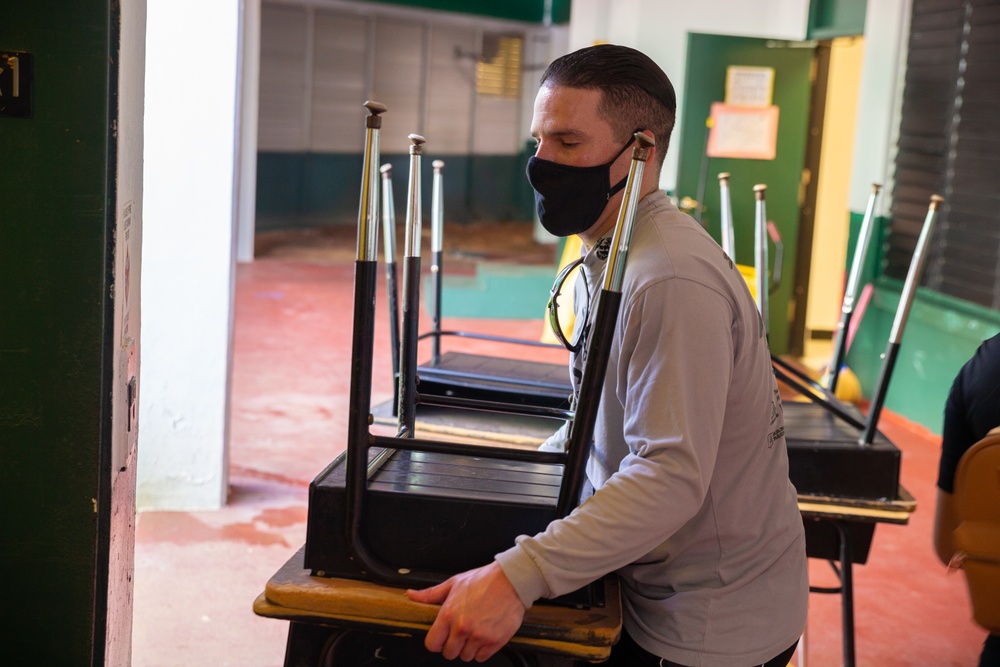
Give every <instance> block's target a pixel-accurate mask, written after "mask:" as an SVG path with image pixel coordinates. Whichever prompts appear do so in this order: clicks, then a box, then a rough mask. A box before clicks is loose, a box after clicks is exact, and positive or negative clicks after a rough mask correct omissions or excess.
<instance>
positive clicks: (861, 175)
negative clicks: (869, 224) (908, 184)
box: [850, 0, 912, 215]
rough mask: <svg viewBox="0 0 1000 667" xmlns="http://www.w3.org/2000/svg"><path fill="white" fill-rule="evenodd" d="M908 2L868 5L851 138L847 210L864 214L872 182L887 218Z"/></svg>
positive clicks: (879, 1) (898, 0)
mask: <svg viewBox="0 0 1000 667" xmlns="http://www.w3.org/2000/svg"><path fill="white" fill-rule="evenodd" d="M911 5H912V0H877V1H871V0H870V1H869V2H868V9H867V12H866V14H865V58H864V62H863V63H862V65H861V84H860V86H861V88H860V92H859V95H858V121H857V129H856V130H855V134H854V167H853V169H852V170H851V176H852V177H851V199H850V208H851V211H853V212H855V213H862V212H864V210H865V208H866V207H867V205H868V196H869V194H870V193H871V189H872V183H881V184H882V185H883V186H884V188H883V190H882V194H881V195H880V196H879V206H878V211H877V212H876V213H877V214H879V215H887V214H888V211H889V204H890V202H891V199H890V197H891V193H892V182H891V181H892V172H893V161H894V160H895V157H896V140H897V139H898V137H899V121H900V117H901V109H902V100H903V81H904V76H905V72H906V53H907V40H908V39H909V34H910V7H911Z"/></svg>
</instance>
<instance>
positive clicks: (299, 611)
mask: <svg viewBox="0 0 1000 667" xmlns="http://www.w3.org/2000/svg"><path fill="white" fill-rule="evenodd" d="M303 555H304V548H303V549H299V550H298V552H296V554H295V555H294V556H292V558H291V559H289V560H288V562H287V563H285V565H284V566H282V568H281V569H280V570H278V571H277V572H276V573H275V574H274V576H272V577H271V579H270V580H269V581H268V582H267V585H266V587H265V589H264V592H263V593H261V594H260V595H259V596H258V597H257V599H256V600H255V601H254V605H253V610H254V612H255V613H256V614H257V615H259V616H266V617H268V618H277V619H283V620H289V621H299V622H306V623H317V624H320V625H329V626H334V627H347V628H356V629H364V630H372V631H376V632H378V631H381V632H392V633H399V632H404V633H407V634H412V635H414V636H418V635H423V634H424V633H426V632H427V630H429V629H430V626H431V623H433V621H434V618H435V617H436V616H437V611H438V606H437V605H430V604H423V603H420V602H413V601H412V600H410V599H409V598H408V597H406V592H405V591H404V590H403V589H401V588H393V587H390V586H382V585H379V584H375V583H372V582H368V581H355V580H352V579H334V578H327V577H314V576H311V575H310V574H309V570H306V569H305V568H304V567H303ZM604 588H605V590H604V593H605V600H606V606H605V607H603V608H597V607H593V608H590V609H573V608H569V607H563V606H556V605H546V604H536V605H534V606H533V607H532V608H531V609H529V610H528V611H527V613H526V614H525V617H524V624H523V625H522V626H521V629H520V630H519V631H518V633H517V635H515V636H514V638H513V639H512V640H511V642H510V644H511V646H514V647H521V648H527V649H530V650H532V651H536V652H543V653H554V654H557V655H564V656H570V657H573V658H577V659H580V660H587V661H591V662H599V661H601V660H604V659H606V658H607V657H608V655H610V653H611V646H612V645H613V644H614V643H615V642H616V641H618V636H619V634H620V632H621V624H622V610H621V596H620V590H619V585H618V578H617V577H614V576H611V577H606V578H605V579H604Z"/></svg>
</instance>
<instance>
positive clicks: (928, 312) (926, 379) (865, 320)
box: [847, 278, 1000, 433]
mask: <svg viewBox="0 0 1000 667" xmlns="http://www.w3.org/2000/svg"><path fill="white" fill-rule="evenodd" d="M901 291H902V284H901V282H900V281H897V280H892V279H889V278H879V279H878V280H877V281H876V282H875V287H874V290H873V293H872V298H871V301H870V303H869V304H868V307H867V308H866V310H865V311H864V314H863V316H862V320H861V323H860V325H859V327H858V331H857V334H856V335H855V337H854V340H853V342H852V344H851V348H850V351H849V353H848V356H847V365H848V366H849V367H850V368H851V370H852V371H854V373H855V374H856V375H857V377H858V380H859V381H860V382H861V386H862V390H863V393H864V395H865V396H869V397H870V396H871V394H872V391H873V389H874V387H875V383H876V381H877V379H878V372H879V367H880V364H881V359H880V355H881V354H882V353H883V352H885V347H886V342H887V341H888V339H889V331H890V329H891V328H892V323H893V320H894V318H895V314H896V307H897V306H898V304H899V298H900V293H901ZM998 331H1000V313H997V312H996V311H992V310H988V309H986V308H982V307H980V306H976V305H973V304H970V303H967V302H964V301H959V300H957V299H951V298H948V297H944V296H941V295H940V294H938V293H936V292H931V291H929V290H925V289H923V288H920V289H918V290H917V295H916V298H915V299H914V302H913V307H912V308H911V310H910V316H909V319H908V320H907V326H906V329H905V331H904V333H903V342H902V344H901V345H900V349H899V357H898V359H897V361H896V367H895V370H894V372H893V376H892V381H891V383H890V385H889V392H888V394H887V395H886V402H885V407H886V408H888V409H889V410H892V411H893V412H895V413H897V414H900V415H902V416H904V417H906V418H907V419H910V420H912V421H914V422H917V423H919V424H922V425H924V426H926V427H927V428H928V429H930V430H931V431H933V432H934V433H941V424H942V421H943V416H944V412H943V411H944V402H945V399H946V398H947V396H948V390H949V389H950V388H951V383H952V380H954V378H955V375H956V374H957V373H958V370H959V369H960V368H961V367H962V364H964V363H965V362H966V361H967V360H968V359H969V358H970V357H971V356H972V354H973V353H974V352H975V351H976V348H977V347H979V344H980V343H981V342H982V341H984V340H986V339H987V338H989V337H990V336H993V335H994V334H996V333H997V332H998Z"/></svg>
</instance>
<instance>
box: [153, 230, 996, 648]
mask: <svg viewBox="0 0 1000 667" xmlns="http://www.w3.org/2000/svg"><path fill="white" fill-rule="evenodd" d="M351 252H353V242H351V244H350V251H349V252H344V253H340V255H341V256H339V257H334V258H332V259H331V257H330V256H329V255H320V256H317V257H312V256H310V257H303V256H302V255H301V254H300V255H298V256H295V255H292V256H281V254H280V253H273V252H272V253H270V254H269V256H267V257H264V258H262V259H258V260H257V261H255V262H254V263H253V264H247V265H241V266H239V268H238V272H237V286H236V325H235V326H236V329H235V347H234V356H233V384H232V406H231V432H230V433H231V435H230V438H231V440H230V452H229V457H230V458H229V461H230V487H231V492H230V498H229V504H228V505H227V507H226V508H224V509H222V510H219V511H214V512H147V513H143V514H142V515H140V517H139V518H138V522H137V531H136V553H135V562H136V571H135V613H134V630H133V664H134V665H136V667H160V666H163V667H173V666H177V665H207V666H211V667H222V666H224V665H238V666H241V667H257V666H260V667H272V666H278V665H281V663H282V657H283V655H284V641H285V632H286V629H287V625H286V624H285V623H284V622H282V621H275V620H270V619H263V618H259V617H257V616H255V615H254V614H253V612H252V610H251V605H252V603H253V600H254V598H255V597H256V596H257V595H258V594H259V593H260V592H261V591H262V590H263V587H264V584H265V583H266V581H267V580H268V578H269V577H270V576H271V575H272V574H273V573H274V572H275V571H276V570H277V569H278V567H280V566H281V565H282V564H283V563H284V562H285V561H286V560H287V559H288V558H289V557H290V556H291V555H292V554H293V553H294V552H295V550H296V549H298V548H299V546H300V545H301V544H302V543H303V542H304V540H305V519H306V504H307V488H308V484H309V481H310V480H311V479H312V478H313V477H314V476H315V475H316V474H317V473H318V472H319V471H320V470H322V469H323V468H324V467H325V466H326V465H327V464H328V463H329V462H330V461H331V460H332V459H333V458H334V457H335V456H336V455H337V454H338V453H339V452H341V451H342V450H343V448H344V439H345V433H346V425H347V417H346V416H347V392H348V385H349V376H350V356H351V343H350V340H351V312H352V297H353V294H352V285H353V262H352V261H351ZM381 294H382V292H380V298H381ZM380 303H382V302H381V301H380ZM382 310H383V309H382V308H380V317H381V318H382V319H380V321H379V323H378V325H377V327H378V328H377V331H376V337H377V340H376V358H375V359H374V361H373V374H374V380H373V403H375V404H377V403H380V402H382V401H384V400H387V399H389V397H390V396H391V394H392V392H391V386H390V384H391V383H390V373H389V365H390V358H389V353H388V334H387V325H386V324H385V318H384V317H382V312H381V311H382ZM423 321H424V322H426V321H427V320H426V319H425V320H423ZM541 326H542V324H541V321H540V320H533V321H523V320H511V321H507V320H505V321H496V320H490V321H485V320H480V321H464V320H454V321H447V322H445V328H452V329H458V330H464V331H488V332H493V333H496V332H502V333H504V334H506V335H510V336H515V337H522V338H537V337H538V336H539V335H540V332H541ZM422 330H423V327H422ZM446 345H447V346H448V347H447V349H456V350H469V351H475V352H479V353H483V354H495V355H501V356H502V355H511V354H517V355H518V356H522V357H528V358H534V359H542V360H548V361H554V362H557V363H561V362H562V361H563V360H565V356H564V354H563V353H561V352H557V351H556V352H554V351H551V350H545V349H538V348H536V349H531V348H521V347H518V348H516V350H513V351H512V350H511V348H510V347H509V346H504V345H498V344H490V343H482V342H478V341H467V340H455V341H449V342H447V343H446ZM525 350H528V351H527V352H525ZM379 351H384V352H383V353H381V354H380V353H379ZM427 354H428V351H427V350H422V355H424V356H426V355H427ZM422 358H423V357H422ZM881 430H882V431H883V432H884V433H885V434H886V435H887V436H888V437H889V438H890V439H891V440H892V441H893V442H895V443H896V444H897V445H898V446H899V447H900V449H902V450H903V452H904V454H903V467H902V483H903V485H904V486H905V487H906V488H907V489H908V490H909V491H910V492H911V494H912V495H913V496H914V497H915V498H916V499H917V501H918V503H919V505H918V509H917V511H916V512H915V513H914V514H913V515H912V518H911V521H910V523H909V525H906V526H886V525H882V526H879V527H878V528H877V529H876V532H875V539H874V543H873V546H872V552H871V556H870V559H869V562H868V564H867V565H864V566H859V567H856V568H855V590H856V617H857V621H856V622H857V632H856V642H857V658H858V660H857V663H858V664H859V665H866V666H867V665H873V666H878V667H894V666H910V665H935V666H948V665H955V666H956V667H957V666H960V665H974V664H976V658H977V655H978V652H979V648H980V645H981V642H982V639H983V637H984V636H985V632H984V631H982V630H980V629H979V628H978V627H976V626H975V625H974V624H973V622H972V620H971V617H970V612H969V603H968V597H967V593H966V591H965V582H964V580H963V577H962V575H961V574H960V573H958V574H949V573H947V572H946V571H945V568H944V567H943V566H942V565H940V564H939V563H938V561H937V559H936V557H935V556H934V553H933V549H932V547H931V529H932V524H933V507H934V496H935V486H934V482H935V478H936V470H937V456H938V449H939V446H940V439H939V438H938V437H936V436H934V435H933V434H931V433H929V432H927V431H926V430H924V429H922V428H921V427H918V426H914V425H912V424H910V423H909V422H907V421H906V420H904V419H902V418H900V417H897V416H895V415H893V414H891V413H887V414H884V416H883V419H882V422H881ZM140 448H141V447H140ZM140 455H141V454H140ZM812 576H813V583H815V584H820V585H832V583H833V578H832V575H831V574H830V570H829V567H828V566H827V564H826V563H823V562H818V561H817V562H813V563H812ZM839 605H840V601H839V597H838V596H828V595H815V594H814V595H813V596H812V597H811V601H810V620H809V628H808V634H807V640H808V649H807V664H808V665H810V666H813V667H832V666H835V665H840V664H841V653H840V650H841V648H840V621H839V619H840V606H839Z"/></svg>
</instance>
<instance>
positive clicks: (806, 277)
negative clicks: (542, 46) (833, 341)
mask: <svg viewBox="0 0 1000 667" xmlns="http://www.w3.org/2000/svg"><path fill="white" fill-rule="evenodd" d="M862 53H863V42H862V39H861V38H860V37H858V38H841V39H837V40H833V41H821V42H817V41H806V42H790V41H782V40H768V39H757V38H748V37H732V36H726V35H706V34H697V33H692V34H690V35H689V36H688V54H687V73H686V77H685V81H686V84H685V90H684V98H683V99H684V103H685V107H684V109H685V110H684V117H683V119H682V123H681V133H680V142H681V143H680V168H679V175H678V182H677V192H676V194H677V196H678V199H683V198H684V197H689V198H691V199H693V200H695V201H697V202H698V203H699V205H700V207H701V211H700V213H701V220H702V224H703V225H704V226H705V228H706V229H707V230H708V231H709V232H710V233H711V234H712V235H713V236H714V237H715V238H716V239H717V240H720V218H719V191H718V186H717V182H718V181H717V175H718V174H719V173H722V172H728V173H729V174H730V179H729V183H730V189H731V198H732V209H733V224H734V232H735V241H736V252H735V254H736V257H734V258H733V259H734V260H735V261H736V262H737V263H738V264H742V265H746V266H753V251H754V248H753V228H754V197H753V186H754V185H756V184H758V183H763V184H766V185H767V186H768V187H767V196H766V204H767V206H766V208H767V214H768V219H769V220H771V221H773V222H774V223H775V226H776V227H777V229H778V231H779V233H780V236H781V241H782V244H783V246H784V262H783V267H782V280H781V282H780V284H779V285H778V286H777V288H776V289H775V291H774V292H773V293H772V294H771V296H770V307H769V313H770V315H769V325H770V326H769V331H770V332H771V333H770V337H771V348H772V350H773V351H774V352H775V353H776V354H790V355H793V356H799V357H801V356H803V355H811V354H817V355H822V354H823V346H824V345H826V346H827V347H828V346H829V342H828V341H829V340H830V338H831V335H832V331H833V330H834V329H835V327H836V322H837V318H838V315H839V308H840V302H841V299H842V295H843V286H844V282H845V268H844V267H845V266H846V256H847V252H846V246H847V239H848V236H849V232H850V229H849V221H850V210H849V209H850V206H849V201H848V196H849V185H850V171H851V163H852V158H853V144H854V127H855V120H856V116H857V99H858V84H859V77H860V68H861V56H862ZM733 67H736V68H747V69H750V68H762V69H764V70H768V71H769V72H770V77H771V78H770V81H771V94H770V104H771V105H773V106H774V107H777V117H778V121H777V130H776V136H775V140H774V154H773V156H772V157H769V158H746V157H710V156H709V154H708V150H707V148H708V132H709V123H708V122H707V120H708V119H709V118H710V117H711V114H712V105H713V104H717V103H722V102H725V101H726V99H727V97H726V95H727V89H726V85H727V83H726V82H727V74H728V73H729V71H730V68H733ZM774 254H775V253H774V249H773V248H772V251H771V255H772V265H771V268H772V269H773V268H774V265H773V258H774ZM807 342H808V343H809V344H810V346H809V349H808V350H807V349H806V343H807Z"/></svg>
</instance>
